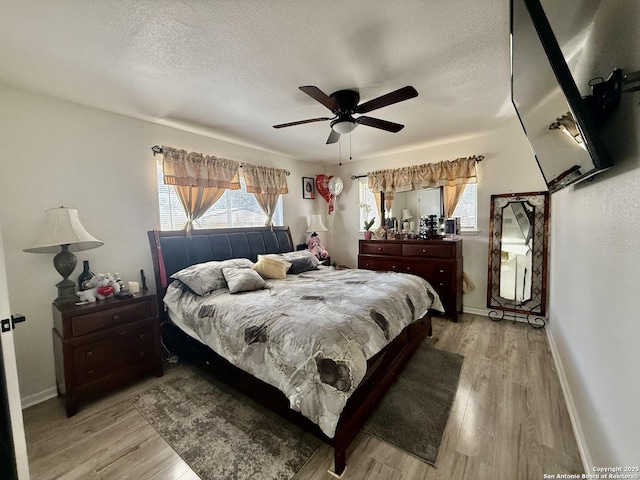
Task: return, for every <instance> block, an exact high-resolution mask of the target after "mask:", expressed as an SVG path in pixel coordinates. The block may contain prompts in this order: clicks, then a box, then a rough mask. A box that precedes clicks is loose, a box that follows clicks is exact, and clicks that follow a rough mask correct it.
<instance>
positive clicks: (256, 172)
mask: <svg viewBox="0 0 640 480" xmlns="http://www.w3.org/2000/svg"><path fill="white" fill-rule="evenodd" d="M287 174H288V172H287V171H286V170H282V169H281V168H272V167H264V166H260V165H251V164H248V163H243V164H242V175H243V177H244V182H245V184H246V186H247V192H248V193H272V194H281V193H289V188H288V186H287Z"/></svg>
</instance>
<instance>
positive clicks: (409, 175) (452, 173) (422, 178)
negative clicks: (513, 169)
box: [367, 156, 478, 195]
mask: <svg viewBox="0 0 640 480" xmlns="http://www.w3.org/2000/svg"><path fill="white" fill-rule="evenodd" d="M477 159H478V157H476V156H473V157H466V158H457V159H455V160H445V161H442V162H438V163H425V164H423V165H413V166H410V167H403V168H395V169H387V170H377V171H374V172H369V173H368V174H367V177H368V181H369V189H371V191H372V192H385V195H386V194H387V193H389V192H392V193H393V192H408V191H411V190H418V189H421V188H434V187H442V186H452V187H453V186H456V185H466V184H467V183H476V181H477V178H476V160H477Z"/></svg>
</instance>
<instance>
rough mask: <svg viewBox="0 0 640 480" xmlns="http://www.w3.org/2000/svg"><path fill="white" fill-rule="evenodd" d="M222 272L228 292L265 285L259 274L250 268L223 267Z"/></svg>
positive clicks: (244, 290) (258, 288) (243, 290)
mask: <svg viewBox="0 0 640 480" xmlns="http://www.w3.org/2000/svg"><path fill="white" fill-rule="evenodd" d="M222 273H223V274H224V278H225V280H226V281H227V286H228V288H229V293H238V292H249V291H253V290H260V289H261V288H265V287H266V286H267V282H265V281H264V279H263V278H262V277H261V276H260V274H259V273H258V272H256V271H255V270H253V269H251V268H223V269H222Z"/></svg>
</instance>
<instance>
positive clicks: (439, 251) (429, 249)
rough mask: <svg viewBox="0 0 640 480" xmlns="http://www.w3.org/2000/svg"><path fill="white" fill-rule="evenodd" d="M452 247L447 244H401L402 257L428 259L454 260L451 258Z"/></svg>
mask: <svg viewBox="0 0 640 480" xmlns="http://www.w3.org/2000/svg"><path fill="white" fill-rule="evenodd" d="M452 247H453V245H447V244H437V245H433V244H429V245H427V244H421V243H404V244H402V255H403V256H404V257H429V258H455V257H453V252H454V250H453V248H452Z"/></svg>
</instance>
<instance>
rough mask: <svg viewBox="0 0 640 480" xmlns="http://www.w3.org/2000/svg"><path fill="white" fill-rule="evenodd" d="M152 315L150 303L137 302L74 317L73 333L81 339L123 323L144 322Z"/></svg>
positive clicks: (72, 322)
mask: <svg viewBox="0 0 640 480" xmlns="http://www.w3.org/2000/svg"><path fill="white" fill-rule="evenodd" d="M152 315H153V312H152V311H151V303H150V302H137V303H132V304H127V305H122V306H119V307H115V308H109V309H108V310H103V311H100V312H94V313H87V314H85V315H78V316H76V317H73V318H72V319H71V331H72V334H73V336H74V337H79V336H81V335H86V334H88V333H91V332H95V331H98V330H104V329H107V328H113V327H116V326H118V325H122V324H123V323H130V322H134V321H136V320H143V319H145V318H149V317H151V316H152Z"/></svg>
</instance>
